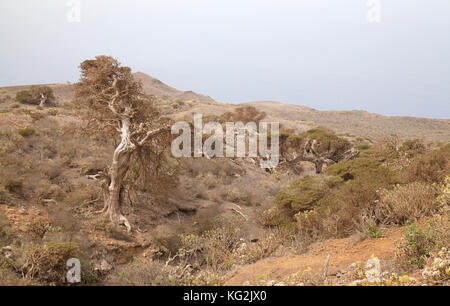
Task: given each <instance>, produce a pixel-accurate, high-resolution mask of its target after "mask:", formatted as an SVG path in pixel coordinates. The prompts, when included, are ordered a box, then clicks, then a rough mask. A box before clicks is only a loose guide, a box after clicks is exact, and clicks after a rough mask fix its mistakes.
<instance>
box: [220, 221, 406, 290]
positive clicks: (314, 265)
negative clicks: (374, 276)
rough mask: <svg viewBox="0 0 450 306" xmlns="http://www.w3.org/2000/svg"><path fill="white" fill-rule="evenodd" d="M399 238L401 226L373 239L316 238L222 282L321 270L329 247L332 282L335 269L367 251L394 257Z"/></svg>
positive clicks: (384, 257)
mask: <svg viewBox="0 0 450 306" xmlns="http://www.w3.org/2000/svg"><path fill="white" fill-rule="evenodd" d="M400 238H401V229H400V228H394V229H389V230H387V231H386V232H385V233H384V237H382V238H377V239H366V240H363V241H357V240H355V237H349V238H344V239H332V240H327V241H323V242H316V243H314V244H312V245H311V247H310V248H309V251H308V252H306V253H305V254H303V255H297V256H288V257H280V258H268V259H264V260H261V261H259V262H257V263H255V264H252V265H249V266H246V267H243V268H241V269H238V270H237V271H235V272H234V273H233V274H231V275H230V276H229V277H228V278H227V279H226V281H225V282H224V285H225V286H241V285H243V284H244V283H245V282H246V281H254V280H257V279H258V278H261V277H264V278H268V279H271V280H272V279H273V280H275V281H280V280H282V279H284V278H285V277H287V276H289V275H291V274H293V273H296V272H298V271H304V270H306V269H307V268H311V269H312V271H314V272H316V273H321V271H322V270H323V267H324V263H325V259H326V257H327V256H328V254H329V252H330V251H332V252H333V253H332V256H331V259H330V262H329V268H328V276H330V277H331V282H332V278H333V276H335V275H336V274H337V273H338V272H340V271H344V270H346V268H347V267H348V266H349V265H350V264H351V263H353V262H356V261H366V260H367V259H369V258H370V256H371V255H375V256H376V257H378V258H380V259H381V260H391V259H392V258H393V257H394V251H395V242H396V241H398V240H399V239H400Z"/></svg>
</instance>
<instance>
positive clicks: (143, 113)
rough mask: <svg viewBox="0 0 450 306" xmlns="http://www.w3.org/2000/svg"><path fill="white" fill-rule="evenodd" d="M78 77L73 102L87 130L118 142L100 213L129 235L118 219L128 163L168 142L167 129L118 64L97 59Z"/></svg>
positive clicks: (84, 64)
mask: <svg viewBox="0 0 450 306" xmlns="http://www.w3.org/2000/svg"><path fill="white" fill-rule="evenodd" d="M80 71H81V77H80V81H79V82H78V83H77V84H75V100H76V101H77V103H78V104H79V105H80V106H81V107H83V108H86V111H85V113H86V115H87V116H88V119H89V120H88V122H89V124H88V126H91V127H94V128H95V130H96V131H97V132H101V133H108V134H107V135H109V133H112V134H111V135H114V134H115V135H117V136H120V140H119V144H118V145H117V146H116V148H115V150H114V153H113V156H112V163H111V165H110V167H109V169H108V170H107V171H105V172H106V173H102V178H103V185H104V190H103V194H104V208H103V210H102V211H101V212H103V213H107V214H109V218H110V220H111V221H112V222H113V223H114V224H118V225H119V224H120V225H125V227H126V228H127V230H128V231H131V225H130V222H129V221H128V220H127V218H126V217H125V216H124V215H123V214H122V213H121V204H122V201H123V200H122V199H123V196H121V193H122V191H123V184H124V180H125V176H126V174H127V172H128V170H129V169H130V166H131V163H132V162H133V161H137V160H140V159H136V158H132V156H133V154H142V153H144V152H145V151H146V150H152V149H154V148H153V147H154V146H160V145H161V143H162V142H161V141H159V140H160V138H161V137H163V138H164V137H165V138H168V134H169V133H166V132H169V124H168V122H167V120H166V121H164V119H163V118H161V117H160V116H159V113H158V112H157V111H156V109H155V108H154V107H153V100H152V98H151V97H150V96H147V95H145V93H144V91H143V89H142V84H141V83H140V82H138V81H136V80H135V79H134V78H133V75H132V73H131V69H130V68H129V67H123V66H121V65H120V63H119V62H118V61H117V60H116V59H114V58H112V57H109V56H97V57H96V58H95V59H94V60H86V61H84V62H82V63H81V65H80ZM117 136H113V137H117ZM158 138H159V140H158ZM140 168H141V169H148V168H147V167H145V166H143V167H140Z"/></svg>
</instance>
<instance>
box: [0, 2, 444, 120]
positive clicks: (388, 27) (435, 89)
mask: <svg viewBox="0 0 450 306" xmlns="http://www.w3.org/2000/svg"><path fill="white" fill-rule="evenodd" d="M67 2H70V1H66V0H1V1H0V86H7V85H18V84H32V83H55V82H66V81H72V82H74V81H76V80H77V79H78V75H79V72H78V65H79V64H80V62H82V61H83V60H84V59H88V58H93V57H94V56H96V55H101V54H106V55H112V56H114V57H117V58H118V59H119V60H120V61H121V62H122V64H124V65H127V66H131V67H132V68H133V70H134V71H142V72H145V73H147V74H150V75H152V76H154V77H156V78H158V79H160V80H161V81H163V82H165V83H167V84H168V85H171V86H173V87H176V88H179V89H182V90H194V91H196V92H199V93H203V94H206V95H210V96H211V97H213V98H214V99H215V100H217V101H220V102H232V103H237V102H246V101H256V100H275V101H282V102H286V103H293V104H301V105H307V106H310V107H313V108H317V109H321V110H324V109H332V110H352V109H364V110H367V111H370V112H376V113H381V114H386V115H410V116H421V117H439V118H450V1H449V0H380V1H379V2H380V3H381V20H380V22H379V23H370V22H369V21H368V19H367V12H368V10H369V7H368V6H367V2H368V1H367V0H303V1H302V0H270V1H269V0H147V1H144V0H142V1H139V0H128V1H126V0H80V3H81V15H80V17H81V20H80V22H72V23H70V22H68V19H67V13H68V11H69V9H70V8H69V7H68V6H67ZM369 2H374V3H376V2H377V1H376V0H371V1H369ZM71 16H73V15H71Z"/></svg>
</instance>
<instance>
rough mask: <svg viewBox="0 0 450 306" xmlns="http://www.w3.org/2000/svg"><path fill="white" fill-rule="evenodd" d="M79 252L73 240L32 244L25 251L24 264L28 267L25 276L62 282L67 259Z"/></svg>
mask: <svg viewBox="0 0 450 306" xmlns="http://www.w3.org/2000/svg"><path fill="white" fill-rule="evenodd" d="M81 254H82V252H81V251H80V247H79V245H78V244H76V243H74V242H49V243H45V244H39V245H32V246H31V247H30V248H28V249H27V250H26V251H25V261H26V264H25V266H27V267H29V268H28V269H27V270H26V276H27V277H28V278H31V279H37V280H39V281H42V282H45V283H46V284H50V283H53V284H56V285H61V284H64V283H65V277H66V274H65V273H64V271H65V269H66V262H67V260H68V259H70V258H74V257H75V258H76V257H79V256H81Z"/></svg>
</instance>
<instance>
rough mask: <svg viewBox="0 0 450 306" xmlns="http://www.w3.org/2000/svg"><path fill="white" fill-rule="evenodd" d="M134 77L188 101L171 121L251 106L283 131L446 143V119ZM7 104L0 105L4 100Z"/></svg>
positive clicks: (66, 88)
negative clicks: (223, 94)
mask: <svg viewBox="0 0 450 306" xmlns="http://www.w3.org/2000/svg"><path fill="white" fill-rule="evenodd" d="M134 76H135V78H136V79H137V80H139V81H141V82H142V84H143V88H144V90H145V92H146V93H148V94H152V95H155V96H156V97H158V98H161V99H164V100H171V101H176V100H181V101H185V102H187V101H189V103H188V104H186V105H185V106H184V107H182V108H180V109H178V110H177V111H176V112H175V113H174V114H173V117H174V119H176V120H177V119H183V118H186V117H190V116H192V113H201V114H204V115H221V114H223V113H224V112H227V111H233V110H234V109H235V108H236V107H239V106H255V107H256V108H257V109H259V110H262V111H264V112H266V113H267V118H266V120H267V121H277V122H280V124H282V125H283V126H285V127H288V128H294V129H296V130H298V131H305V130H307V129H310V128H312V127H314V126H323V127H327V128H330V129H332V130H334V131H336V132H337V133H339V134H342V135H347V136H369V137H371V138H373V139H376V138H379V137H382V136H385V135H390V134H397V135H398V136H399V137H400V138H401V139H414V138H423V139H425V140H427V141H440V142H442V143H446V142H450V120H449V119H427V118H415V117H400V116H383V115H378V114H373V113H369V112H366V111H361V110H353V111H319V110H315V109H313V108H310V107H307V106H301V105H293V104H285V103H280V102H274V101H257V102H247V103H242V104H238V105H235V104H224V103H219V102H215V101H214V100H213V99H212V98H211V97H208V96H205V95H202V94H199V93H195V92H193V91H182V90H178V89H176V88H173V87H171V86H169V85H167V84H165V83H163V82H161V81H160V80H158V79H156V78H153V77H151V76H149V75H147V74H145V73H142V72H136V73H134ZM47 85H48V86H50V87H52V88H53V90H54V92H55V94H56V96H58V97H61V98H63V99H71V98H72V97H73V85H72V84H70V83H66V84H47ZM30 87H31V85H23V86H10V87H0V110H2V109H5V108H8V107H9V105H10V104H11V103H13V102H14V99H13V98H14V96H15V94H16V93H17V92H18V91H20V90H24V89H28V88H30ZM8 95H9V96H10V98H9V102H3V103H1V101H2V100H4V98H2V97H6V96H8Z"/></svg>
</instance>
